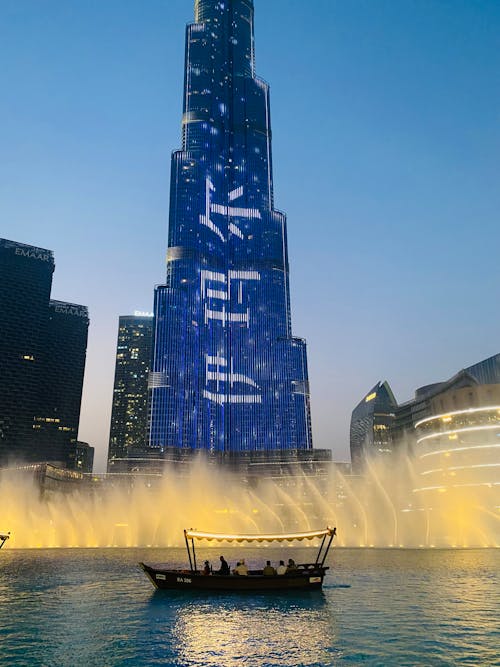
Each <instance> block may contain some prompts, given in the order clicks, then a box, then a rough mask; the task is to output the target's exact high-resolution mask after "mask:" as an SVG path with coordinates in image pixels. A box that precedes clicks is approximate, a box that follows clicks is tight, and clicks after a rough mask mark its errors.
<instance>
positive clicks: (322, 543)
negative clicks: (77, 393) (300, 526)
mask: <svg viewBox="0 0 500 667" xmlns="http://www.w3.org/2000/svg"><path fill="white" fill-rule="evenodd" d="M325 540H326V535H323V539H322V540H321V544H320V547H319V551H318V555H317V556H316V565H319V559H320V557H321V552H322V551H323V547H324V546H325Z"/></svg>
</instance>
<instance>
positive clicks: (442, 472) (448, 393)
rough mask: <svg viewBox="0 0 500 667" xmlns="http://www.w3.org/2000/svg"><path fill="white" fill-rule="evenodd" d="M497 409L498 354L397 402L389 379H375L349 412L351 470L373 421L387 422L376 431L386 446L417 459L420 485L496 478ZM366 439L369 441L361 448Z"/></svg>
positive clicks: (499, 447)
mask: <svg viewBox="0 0 500 667" xmlns="http://www.w3.org/2000/svg"><path fill="white" fill-rule="evenodd" d="M384 388H385V391H382V390H383V389H384ZM379 398H380V400H381V404H380V405H381V408H382V409H381V408H380V407H379V404H378V400H379ZM371 406H373V409H372V407H371ZM499 410H500V354H496V355H494V356H492V357H489V358H488V359H485V360H483V361H481V362H479V363H477V364H474V365H473V366H469V367H468V368H465V369H463V370H461V371H459V372H458V373H456V374H455V375H454V376H453V377H452V378H450V379H449V380H446V381H444V382H437V383H434V384H430V385H427V386H425V387H420V388H419V389H417V390H416V392H415V397H414V398H413V399H412V400H411V401H407V402H406V403H402V404H400V405H398V404H397V402H396V401H395V399H394V397H393V396H392V392H390V389H388V385H387V383H384V384H383V385H381V384H380V383H379V384H378V385H376V386H375V387H374V388H373V389H372V390H371V391H370V392H369V393H368V394H367V396H366V397H365V398H364V399H363V400H362V401H361V403H360V404H359V405H358V406H357V407H356V408H355V410H354V411H353V414H352V419H351V457H352V463H353V469H354V470H355V472H360V470H361V468H362V464H363V461H364V460H365V458H366V454H367V453H368V452H369V451H370V448H369V445H370V444H371V443H372V442H375V437H374V435H373V434H374V433H375V432H376V426H377V425H378V424H381V425H382V426H387V427H388V428H382V430H381V431H380V430H379V431H378V432H379V433H383V434H384V442H386V443H387V449H388V450H392V451H394V452H397V451H400V450H401V449H402V448H407V449H408V451H410V452H411V453H412V454H413V455H414V456H415V457H416V458H417V459H418V460H419V465H418V469H419V471H420V472H421V474H422V476H423V477H422V480H421V481H422V488H424V487H426V488H427V487H429V488H430V487H433V486H435V487H439V483H440V481H441V482H443V480H448V481H453V480H454V479H455V478H456V483H457V484H459V483H460V477H462V478H464V479H465V477H466V478H467V479H468V480H469V482H470V484H475V483H476V481H477V482H478V483H479V482H480V480H486V478H488V479H489V481H490V482H491V483H494V480H495V479H498V478H499V474H500V454H499V453H500V428H499V421H498V420H499V417H500V413H499ZM384 411H385V412H386V416H384ZM364 443H367V444H368V448H366V447H365V450H363V444H364ZM382 444H383V443H382ZM455 445H456V446H455ZM376 449H377V447H373V448H372V450H371V451H376ZM424 478H426V479H427V482H425V483H424V481H425V480H424ZM498 481H499V482H500V479H498ZM464 483H465V482H464ZM484 483H487V482H486V481H484Z"/></svg>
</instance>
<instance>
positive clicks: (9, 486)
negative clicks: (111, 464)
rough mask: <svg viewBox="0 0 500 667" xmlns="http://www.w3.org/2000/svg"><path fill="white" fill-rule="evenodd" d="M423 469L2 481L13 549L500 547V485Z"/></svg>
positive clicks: (405, 461) (378, 465)
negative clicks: (307, 540) (309, 536)
mask: <svg viewBox="0 0 500 667" xmlns="http://www.w3.org/2000/svg"><path fill="white" fill-rule="evenodd" d="M421 480H422V475H421V473H420V471H419V468H418V462H416V461H415V460H412V459H409V458H408V457H406V456H402V457H401V458H400V459H399V460H397V461H391V463H390V464H388V463H387V461H384V462H382V461H378V462H377V461H374V462H372V463H371V464H370V465H369V466H368V468H367V470H366V474H365V475H364V476H357V477H355V476H348V475H343V474H342V473H340V472H339V471H338V470H335V469H333V470H332V471H331V472H330V473H329V474H328V475H327V476H321V477H319V476H318V477H310V476H307V475H305V474H297V473H296V474H295V475H292V474H291V475H288V476H283V477H281V478H279V479H278V480H276V479H273V480H271V479H261V480H259V481H258V482H256V483H255V484H254V485H249V484H247V483H243V482H242V480H241V479H240V478H239V477H238V476H237V475H236V474H235V473H230V472H228V471H225V470H223V469H214V468H213V467H210V469H207V468H206V467H205V466H204V465H203V462H201V461H200V462H197V463H195V464H193V466H192V469H191V472H190V474H189V475H187V476H186V475H183V476H179V475H178V474H175V472H174V471H172V470H166V471H165V474H164V476H163V477H161V478H159V480H158V482H157V483H156V484H154V485H152V486H148V485H147V484H136V485H134V486H129V485H127V486H118V487H115V488H105V489H99V490H97V491H96V490H92V489H91V487H89V486H82V487H81V488H79V489H78V490H75V491H73V492H71V493H54V492H52V493H50V494H46V495H44V496H42V495H41V494H40V490H39V487H38V486H37V484H36V483H35V482H34V481H33V479H32V478H30V477H29V476H25V477H22V478H21V479H19V477H17V476H16V478H15V480H14V479H13V478H12V477H11V476H10V475H9V474H5V473H4V474H3V475H1V476H0V507H1V517H0V520H1V528H2V529H4V530H10V531H11V539H10V540H9V543H8V545H6V547H5V548H25V547H26V548H29V547H35V548H37V547H38V548H40V547H134V546H158V547H167V546H182V530H183V528H186V527H188V528H189V527H193V528H198V529H205V530H211V531H214V532H227V531H229V532H247V533H252V532H266V531H278V532H279V531H289V530H302V529H304V530H305V529H315V528H319V527H322V526H324V525H326V524H331V525H336V526H337V527H338V541H337V546H342V547H383V548H387V547H408V548H413V547H414V548H419V547H498V546H500V497H499V496H500V485H498V484H491V485H488V484H485V485H479V486H464V485H462V486H460V488H444V489H433V490H431V491H425V492H422V491H421V490H420V489H421Z"/></svg>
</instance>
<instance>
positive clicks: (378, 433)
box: [350, 382, 398, 472]
mask: <svg viewBox="0 0 500 667" xmlns="http://www.w3.org/2000/svg"><path fill="white" fill-rule="evenodd" d="M397 405H398V404H397V402H396V399H395V398H394V395H393V393H392V391H391V388H390V386H389V384H388V383H387V382H383V383H382V382H377V384H376V385H375V386H374V387H372V389H370V391H369V392H368V394H367V395H366V396H365V397H364V398H363V399H362V400H361V401H360V403H358V405H357V406H356V407H355V408H354V410H353V413H352V417H351V433H350V439H351V462H352V468H353V470H354V471H356V472H359V471H360V470H361V469H362V467H363V464H364V462H365V461H366V459H367V458H369V457H370V456H379V455H381V454H390V453H391V452H392V438H391V428H392V425H393V423H394V416H395V415H394V411H395V409H396V408H397Z"/></svg>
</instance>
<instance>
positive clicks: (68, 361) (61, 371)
mask: <svg viewBox="0 0 500 667" xmlns="http://www.w3.org/2000/svg"><path fill="white" fill-rule="evenodd" d="M48 311H49V318H48V326H47V337H46V339H45V341H44V349H43V353H42V363H43V372H42V375H41V378H40V392H39V396H38V400H37V406H36V411H35V416H34V424H33V429H34V431H35V443H36V451H37V456H36V460H38V461H51V462H52V463H58V464H59V465H61V466H63V467H67V468H76V467H77V466H76V461H77V452H76V443H77V439H78V429H79V425H80V407H81V402H82V390H83V376H84V373H85V361H86V357H87V339H88V328H89V313H88V309H87V307H86V306H82V305H80V304H76V303H67V302H65V301H55V300H51V301H50V302H49V308H48Z"/></svg>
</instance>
